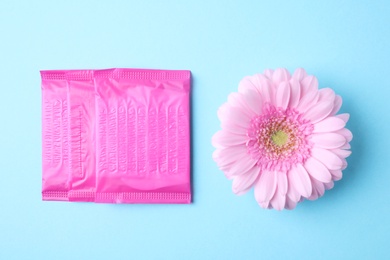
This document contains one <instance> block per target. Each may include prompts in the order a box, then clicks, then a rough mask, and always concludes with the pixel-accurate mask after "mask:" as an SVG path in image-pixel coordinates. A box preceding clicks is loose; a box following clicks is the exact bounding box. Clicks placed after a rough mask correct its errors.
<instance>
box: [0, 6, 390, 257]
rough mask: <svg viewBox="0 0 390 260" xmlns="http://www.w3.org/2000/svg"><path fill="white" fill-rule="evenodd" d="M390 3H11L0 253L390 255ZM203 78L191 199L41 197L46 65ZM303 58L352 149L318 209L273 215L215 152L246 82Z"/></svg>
mask: <svg viewBox="0 0 390 260" xmlns="http://www.w3.org/2000/svg"><path fill="white" fill-rule="evenodd" d="M389 13H390V4H389V2H388V1H321V2H319V1H247V2H246V3H244V1H227V2H225V3H223V4H222V1H159V2H157V1H62V2H59V3H54V1H42V0H41V1H25V2H18V3H17V1H4V0H3V1H2V2H1V3H0V35H1V40H0V60H1V64H0V76H1V94H0V95H1V102H0V113H1V114H0V118H1V127H0V158H1V159H0V177H1V179H0V183H1V189H0V197H1V198H2V199H1V204H0V208H1V211H0V220H1V223H0V259H288V258H291V259H386V258H387V259H390V250H389V246H388V243H389V242H388V241H389V239H390V218H389V215H390V203H389V199H390V189H389V184H390V174H389V172H390V171H389V167H388V166H389V160H388V158H389V147H390V141H389V140H390V124H389V119H390V116H389V111H390V102H389V101H388V99H389V98H390V83H389V82H390V81H389V79H388V78H389V71H390V63H389V58H390V51H389V48H390V16H389ZM109 67H140V68H162V69H190V70H191V71H192V73H193V74H192V75H193V129H192V131H193V173H192V174H193V187H194V193H193V194H194V202H193V204H190V205H109V204H92V203H64V202H42V201H41V194H40V192H41V116H40V115H41V114H40V113H41V103H40V102H41V90H40V77H39V70H41V69H76V68H80V69H82V68H109ZM277 67H286V68H288V69H289V70H294V69H295V68H297V67H304V68H305V69H306V70H307V71H308V72H309V73H311V74H314V75H316V76H317V77H318V79H319V82H320V86H321V87H328V86H329V87H332V88H333V89H334V90H335V91H336V92H337V93H338V94H340V95H342V96H343V98H344V104H343V108H342V111H344V112H350V113H351V120H350V122H349V123H348V127H349V128H350V129H351V130H352V132H353V133H354V140H353V141H352V147H353V148H352V150H353V154H352V156H351V157H350V158H349V160H348V162H349V167H348V168H347V170H346V171H345V172H344V178H343V179H342V180H341V181H339V182H337V183H336V185H335V187H334V189H333V190H330V191H328V192H327V193H326V194H325V196H324V197H323V198H321V199H319V200H318V201H315V202H309V201H306V202H303V203H301V204H300V205H298V207H297V208H296V209H295V210H293V211H282V212H277V211H268V210H263V209H261V208H260V207H259V206H258V205H257V204H256V202H255V199H254V197H253V192H250V193H248V194H246V195H244V196H235V195H234V194H233V193H232V191H231V183H230V181H228V180H227V179H226V178H225V177H224V175H223V174H222V172H220V171H219V170H218V169H217V166H216V164H215V163H214V162H213V160H212V159H211V154H212V151H213V147H212V146H211V143H210V140H211V136H212V135H213V133H214V132H216V131H217V130H218V129H219V122H218V119H217V116H216V111H217V108H218V107H219V106H220V105H221V104H222V103H223V102H224V101H225V100H226V98H227V95H228V94H229V93H230V92H233V91H236V90H237V84H238V82H239V80H240V79H241V78H242V77H244V76H246V75H251V74H254V73H256V72H262V71H263V70H264V69H266V68H277Z"/></svg>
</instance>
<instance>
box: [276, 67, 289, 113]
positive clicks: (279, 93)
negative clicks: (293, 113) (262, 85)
mask: <svg viewBox="0 0 390 260" xmlns="http://www.w3.org/2000/svg"><path fill="white" fill-rule="evenodd" d="M274 75H275V74H274ZM289 101H290V86H289V84H288V83H287V82H282V83H281V84H280V85H279V86H278V88H277V90H276V106H277V107H281V108H282V109H286V108H287V106H288V103H289Z"/></svg>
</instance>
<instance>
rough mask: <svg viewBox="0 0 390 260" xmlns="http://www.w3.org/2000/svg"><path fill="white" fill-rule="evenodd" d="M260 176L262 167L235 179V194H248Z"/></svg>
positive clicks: (250, 170) (252, 169)
mask: <svg viewBox="0 0 390 260" xmlns="http://www.w3.org/2000/svg"><path fill="white" fill-rule="evenodd" d="M259 174H260V167H257V166H254V167H252V168H251V169H249V170H248V171H247V172H246V173H244V174H242V175H238V176H236V177H235V178H234V179H233V187H232V188H233V192H234V193H235V194H237V195H242V194H244V193H246V192H247V191H248V190H249V189H250V188H251V187H252V185H253V184H254V182H255V181H256V179H257V177H258V176H259Z"/></svg>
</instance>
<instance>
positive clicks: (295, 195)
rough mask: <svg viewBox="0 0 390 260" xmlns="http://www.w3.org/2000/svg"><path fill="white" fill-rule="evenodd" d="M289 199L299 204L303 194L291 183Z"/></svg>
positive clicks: (288, 192)
mask: <svg viewBox="0 0 390 260" xmlns="http://www.w3.org/2000/svg"><path fill="white" fill-rule="evenodd" d="M287 197H289V198H290V199H291V200H292V201H295V202H298V201H299V200H300V199H301V194H300V193H299V192H298V191H297V190H296V188H295V186H294V185H292V183H291V182H290V181H289V185H288V191H287Z"/></svg>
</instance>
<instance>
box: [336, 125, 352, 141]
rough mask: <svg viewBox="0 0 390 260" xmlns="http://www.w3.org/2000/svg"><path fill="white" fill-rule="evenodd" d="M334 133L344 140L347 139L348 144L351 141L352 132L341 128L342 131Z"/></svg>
mask: <svg viewBox="0 0 390 260" xmlns="http://www.w3.org/2000/svg"><path fill="white" fill-rule="evenodd" d="M336 133H338V134H341V135H343V136H344V137H345V139H347V142H348V143H349V142H351V141H352V138H353V135H352V132H351V131H349V129H347V128H343V129H340V130H338V131H337V132H336Z"/></svg>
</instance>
